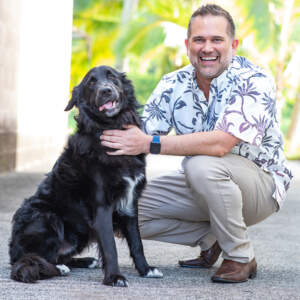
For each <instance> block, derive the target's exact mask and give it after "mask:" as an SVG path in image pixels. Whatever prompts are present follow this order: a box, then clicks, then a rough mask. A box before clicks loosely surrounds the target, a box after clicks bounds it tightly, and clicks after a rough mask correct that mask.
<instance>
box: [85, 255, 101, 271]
mask: <svg viewBox="0 0 300 300" xmlns="http://www.w3.org/2000/svg"><path fill="white" fill-rule="evenodd" d="M88 268H89V269H98V268H101V261H100V260H99V259H96V258H92V257H91V261H90V263H89V265H88Z"/></svg>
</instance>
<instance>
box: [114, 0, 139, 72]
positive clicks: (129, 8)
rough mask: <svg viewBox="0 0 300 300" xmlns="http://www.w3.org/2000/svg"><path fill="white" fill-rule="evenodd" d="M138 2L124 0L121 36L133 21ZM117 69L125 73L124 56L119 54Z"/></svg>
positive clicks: (135, 0)
mask: <svg viewBox="0 0 300 300" xmlns="http://www.w3.org/2000/svg"><path fill="white" fill-rule="evenodd" d="M138 2H139V1H138V0H124V1H123V9H122V16H121V24H120V28H121V34H122V28H125V27H126V26H127V25H128V23H129V22H130V21H131V18H132V14H133V12H134V11H135V10H136V8H137V5H138ZM116 68H117V69H118V70H119V71H123V68H124V57H123V55H122V54H117V56H116Z"/></svg>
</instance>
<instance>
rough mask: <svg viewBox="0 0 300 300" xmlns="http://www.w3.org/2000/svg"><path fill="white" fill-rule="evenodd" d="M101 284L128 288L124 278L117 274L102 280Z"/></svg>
mask: <svg viewBox="0 0 300 300" xmlns="http://www.w3.org/2000/svg"><path fill="white" fill-rule="evenodd" d="M103 283H104V284H105V285H110V286H117V287H128V281H127V279H126V277H124V276H122V275H119V274H116V275H110V276H109V277H106V278H104V280H103Z"/></svg>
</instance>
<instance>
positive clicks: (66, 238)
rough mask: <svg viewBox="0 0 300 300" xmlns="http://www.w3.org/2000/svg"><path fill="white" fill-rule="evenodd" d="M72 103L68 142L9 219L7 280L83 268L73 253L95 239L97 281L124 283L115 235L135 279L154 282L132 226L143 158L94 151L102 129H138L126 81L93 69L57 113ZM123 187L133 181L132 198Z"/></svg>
mask: <svg viewBox="0 0 300 300" xmlns="http://www.w3.org/2000/svg"><path fill="white" fill-rule="evenodd" d="M113 103H116V105H115V106H114V104H113ZM73 106H76V107H77V108H78V110H79V114H78V116H77V117H76V121H77V132H76V133H75V134H74V135H72V136H70V137H69V140H68V143H67V146H66V148H65V150H64V151H63V153H62V154H61V156H60V157H59V158H58V160H57V162H56V163H55V165H54V167H53V169H52V171H51V172H50V173H48V174H47V176H46V178H45V179H44V180H43V181H42V182H41V184H40V185H39V187H38V189H37V191H36V193H35V194H34V195H33V196H31V197H30V198H29V199H25V201H24V202H23V204H22V206H21V207H20V208H19V209H18V210H17V211H16V213H15V215H14V216H13V228H12V236H11V240H10V244H9V254H10V263H11V265H12V271H11V278H12V279H14V280H17V281H22V282H35V281H36V280H38V279H43V278H47V277H52V276H57V275H61V272H60V271H59V269H58V268H57V267H56V265H60V264H65V265H68V266H70V267H88V266H89V265H90V264H91V263H92V262H93V259H92V258H82V259H78V258H77V259H74V258H73V256H74V255H76V254H79V253H81V252H82V250H83V249H85V248H86V247H87V246H88V245H89V244H90V243H91V242H93V241H96V242H97V243H98V247H99V252H100V254H101V256H102V261H103V269H104V281H103V283H104V284H106V285H119V286H127V281H126V278H125V277H124V276H123V275H121V273H120V270H119V266H118V259H117V251H116V245H115V240H114V233H113V231H116V230H118V231H119V232H121V233H122V235H123V236H124V237H125V238H126V240H127V242H128V246H129V249H130V255H131V257H132V258H133V261H134V263H135V267H136V269H137V270H138V272H139V274H140V275H141V276H145V277H161V276H155V275H153V274H154V273H156V275H157V272H158V273H159V271H158V270H157V269H155V268H153V267H149V265H148V264H147V262H146V259H145V257H144V253H143V246H142V243H141V238H140V234H139V229H138V221H137V200H138V197H139V196H140V194H141V191H142V189H143V187H144V185H145V183H146V179H145V157H144V155H138V156H109V155H108V154H106V152H107V151H113V150H112V149H108V148H105V147H103V146H101V144H100V139H99V136H100V134H101V132H102V131H103V130H105V129H122V128H123V125H125V124H134V125H137V126H140V120H139V117H138V115H137V112H136V109H137V107H138V104H137V101H136V99H135V95H134V90H133V86H132V84H131V82H130V81H129V80H128V79H127V78H126V76H125V75H124V74H122V73H119V72H117V71H116V70H114V69H112V68H110V67H107V66H101V67H97V68H94V69H92V70H90V71H89V72H88V73H87V74H86V76H85V77H84V79H83V80H82V82H81V83H80V84H79V85H78V86H77V87H75V88H74V90H73V93H72V98H71V100H70V101H69V103H68V105H67V107H66V109H65V110H70V109H72V108H73ZM129 183H131V184H133V183H134V189H133V193H132V195H127V191H128V190H129V189H128V186H129ZM130 197H132V199H133V201H132V204H130V203H128V201H129V202H130ZM149 274H150V275H149ZM151 274H152V275H153V276H151ZM160 275H161V274H160Z"/></svg>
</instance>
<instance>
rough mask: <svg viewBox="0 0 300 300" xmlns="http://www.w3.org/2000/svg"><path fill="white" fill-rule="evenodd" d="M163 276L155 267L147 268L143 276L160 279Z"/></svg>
mask: <svg viewBox="0 0 300 300" xmlns="http://www.w3.org/2000/svg"><path fill="white" fill-rule="evenodd" d="M163 276H164V274H163V273H162V272H161V271H159V269H157V268H155V267H149V270H148V272H147V273H146V274H145V275H143V277H145V278H162V277H163Z"/></svg>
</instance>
